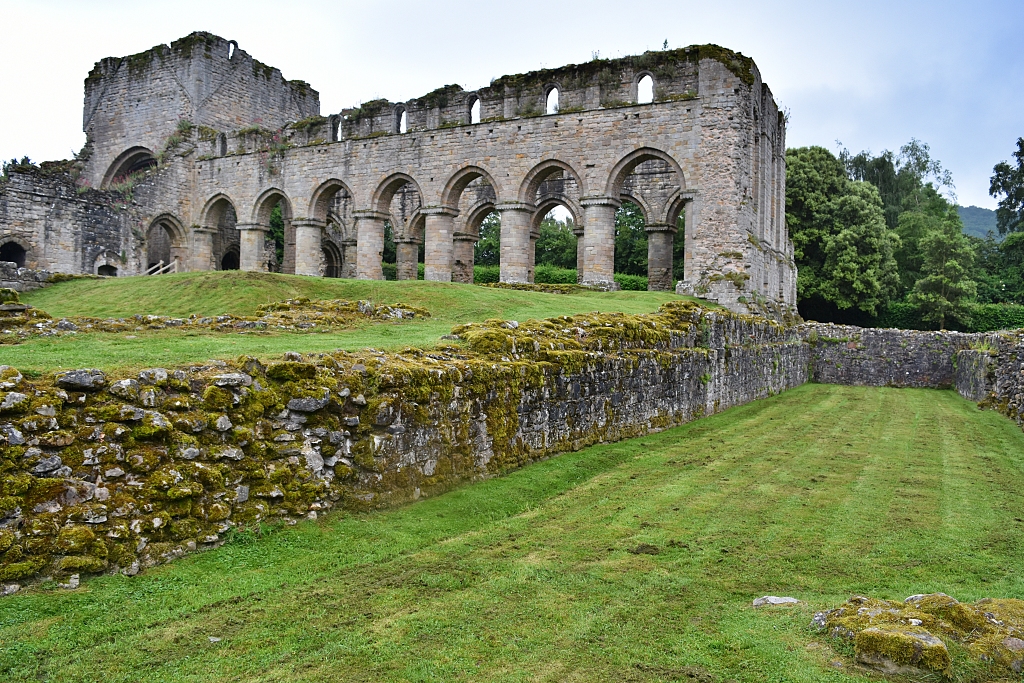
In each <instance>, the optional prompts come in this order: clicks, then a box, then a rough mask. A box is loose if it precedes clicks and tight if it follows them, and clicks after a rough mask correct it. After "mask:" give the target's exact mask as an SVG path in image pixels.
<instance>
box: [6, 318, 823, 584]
mask: <svg viewBox="0 0 1024 683" xmlns="http://www.w3.org/2000/svg"><path fill="white" fill-rule="evenodd" d="M454 332H455V334H456V335H457V336H458V337H459V338H460V339H461V340H463V341H462V343H460V344H458V345H454V346H451V347H447V348H443V349H440V350H437V351H430V352H425V351H422V350H416V349H407V350H406V351H403V352H401V353H397V354H384V353H379V352H374V351H372V350H367V351H364V352H361V353H355V354H348V353H336V354H329V355H316V356H300V355H299V354H288V357H286V359H285V360H283V361H281V362H276V363H271V364H269V365H266V366H264V365H263V364H261V363H260V362H259V361H257V360H256V359H251V358H242V359H239V361H238V362H236V363H232V364H207V365H202V366H193V367H188V368H179V369H176V370H172V371H166V370H162V369H153V370H147V371H144V372H142V373H140V374H139V375H138V376H132V377H124V378H119V379H118V378H113V377H107V376H105V375H104V374H103V373H100V372H98V371H73V372H66V373H59V374H58V375H56V376H55V377H53V378H47V379H45V380H39V381H36V380H30V379H27V378H25V377H23V376H22V375H21V374H20V373H19V372H18V371H17V370H15V369H14V368H8V367H5V366H0V580H4V581H23V580H31V579H33V578H36V577H40V576H61V575H69V574H74V573H78V572H102V571H116V570H120V571H125V572H127V573H134V572H135V571H137V570H138V568H139V567H140V566H146V565H151V564H156V563H159V562H163V561H166V560H168V559H171V558H174V557H177V556H179V555H181V554H183V553H185V552H188V551H190V550H194V549H196V548H200V547H204V546H212V545H216V544H218V543H220V542H221V541H222V539H223V538H224V535H225V534H226V533H228V532H230V530H232V529H233V528H236V527H239V526H246V525H252V524H255V523H258V522H259V521H261V520H265V519H275V518H277V519H281V518H283V519H296V518H299V517H304V516H315V515H316V514H317V512H318V511H321V510H324V509H328V508H331V507H334V506H339V505H340V506H345V507H350V508H368V507H376V506H380V505H385V504H391V503H396V502H401V501H406V500H413V499H416V498H418V497H420V496H422V495H433V494H435V493H438V492H441V491H444V490H446V489H448V488H451V487H452V486H453V485H455V484H457V483H459V482H462V481H467V480H471V479H475V478H479V477H484V476H490V475H493V474H496V473H500V472H503V471H506V470H508V469H510V468H513V467H518V466H520V465H523V464H526V463H529V462H531V461H533V460H536V459H538V458H541V457H546V456H549V455H553V454H556V453H559V452H563V451H566V450H571V449H576V448H580V447H583V446H586V445H589V444H592V443H597V442H600V441H612V440H616V439H621V438H625V437H630V436H636V435H640V434H645V433H648V432H651V431H654V430H659V429H663V428H665V427H668V426H671V425H675V424H680V423H683V422H687V421H689V420H693V419H696V418H699V417H703V416H705V415H709V414H711V413H714V412H718V411H721V410H724V409H726V408H728V407H730V406H734V405H738V404H741V403H746V402H748V401H751V400H754V399H757V398H762V397H765V396H769V395H772V394H775V393H778V392H781V391H784V390H786V389H788V388H790V387H794V386H797V385H799V384H802V383H803V382H805V381H807V372H808V368H809V365H810V357H809V355H808V345H807V344H805V343H803V342H802V341H801V340H800V338H799V337H798V336H797V334H796V333H795V330H793V329H792V328H788V329H787V328H784V327H782V326H780V325H777V324H775V323H771V322H768V321H764V320H757V319H754V318H751V317H749V316H738V315H733V314H728V313H723V312H717V311H715V312H712V311H706V310H702V309H700V308H698V307H696V306H694V305H692V304H687V303H683V302H671V303H669V304H666V305H665V306H663V307H662V310H661V312H660V313H658V314H654V315H647V316H629V315H618V314H592V315H583V316H572V317H563V318H555V319H551V320H547V321H540V322H538V321H530V322H529V323H525V324H518V323H514V322H499V321H492V322H490V323H485V324H474V325H468V326H464V327H461V328H457V329H456V330H455V331H454Z"/></svg>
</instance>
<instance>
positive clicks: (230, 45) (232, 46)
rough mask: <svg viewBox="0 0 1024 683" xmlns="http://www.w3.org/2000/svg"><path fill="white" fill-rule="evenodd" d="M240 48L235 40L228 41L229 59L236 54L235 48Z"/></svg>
mask: <svg viewBox="0 0 1024 683" xmlns="http://www.w3.org/2000/svg"><path fill="white" fill-rule="evenodd" d="M237 49H238V43H236V42H235V41H233V40H229V41H228V60H231V59H233V58H234V56H235V50H237Z"/></svg>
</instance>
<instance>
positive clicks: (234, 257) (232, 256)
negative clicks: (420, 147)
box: [220, 244, 240, 270]
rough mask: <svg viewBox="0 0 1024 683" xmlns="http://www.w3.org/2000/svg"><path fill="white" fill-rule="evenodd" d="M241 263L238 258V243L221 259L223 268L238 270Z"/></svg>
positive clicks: (221, 267)
mask: <svg viewBox="0 0 1024 683" xmlns="http://www.w3.org/2000/svg"><path fill="white" fill-rule="evenodd" d="M239 265H240V262H239V258H238V245H237V244H236V245H233V246H232V247H231V248H229V249H228V250H227V251H226V252H225V253H224V256H223V257H221V259H220V269H221V270H238V267H239Z"/></svg>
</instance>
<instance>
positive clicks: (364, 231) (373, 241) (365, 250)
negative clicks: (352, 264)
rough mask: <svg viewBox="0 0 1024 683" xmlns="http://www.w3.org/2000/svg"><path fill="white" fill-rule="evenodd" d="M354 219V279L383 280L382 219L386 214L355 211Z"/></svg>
mask: <svg viewBox="0 0 1024 683" xmlns="http://www.w3.org/2000/svg"><path fill="white" fill-rule="evenodd" d="M354 215H355V218H356V277H357V278H358V279H360V280H383V279H384V269H383V268H381V265H380V264H381V259H382V258H383V256H384V219H385V218H387V214H383V213H380V212H378V211H357V212H355V213H354Z"/></svg>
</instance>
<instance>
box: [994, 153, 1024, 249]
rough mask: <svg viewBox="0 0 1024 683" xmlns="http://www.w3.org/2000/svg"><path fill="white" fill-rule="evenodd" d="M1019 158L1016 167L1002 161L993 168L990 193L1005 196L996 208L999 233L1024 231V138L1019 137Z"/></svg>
mask: <svg viewBox="0 0 1024 683" xmlns="http://www.w3.org/2000/svg"><path fill="white" fill-rule="evenodd" d="M1013 156H1014V158H1015V159H1016V160H1017V167H1016V168H1014V167H1013V166H1011V165H1010V164H1008V163H1006V162H1005V161H1001V162H999V163H998V164H996V165H995V168H993V169H992V185H991V186H990V187H989V194H991V195H992V196H993V197H999V196H1000V195H1001V196H1002V197H1003V198H1002V199H1001V200H1000V201H999V208H997V209H996V225H997V226H998V227H999V234H1001V235H1005V234H1006V233H1008V232H1022V231H1024V138H1017V151H1016V152H1014V153H1013Z"/></svg>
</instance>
